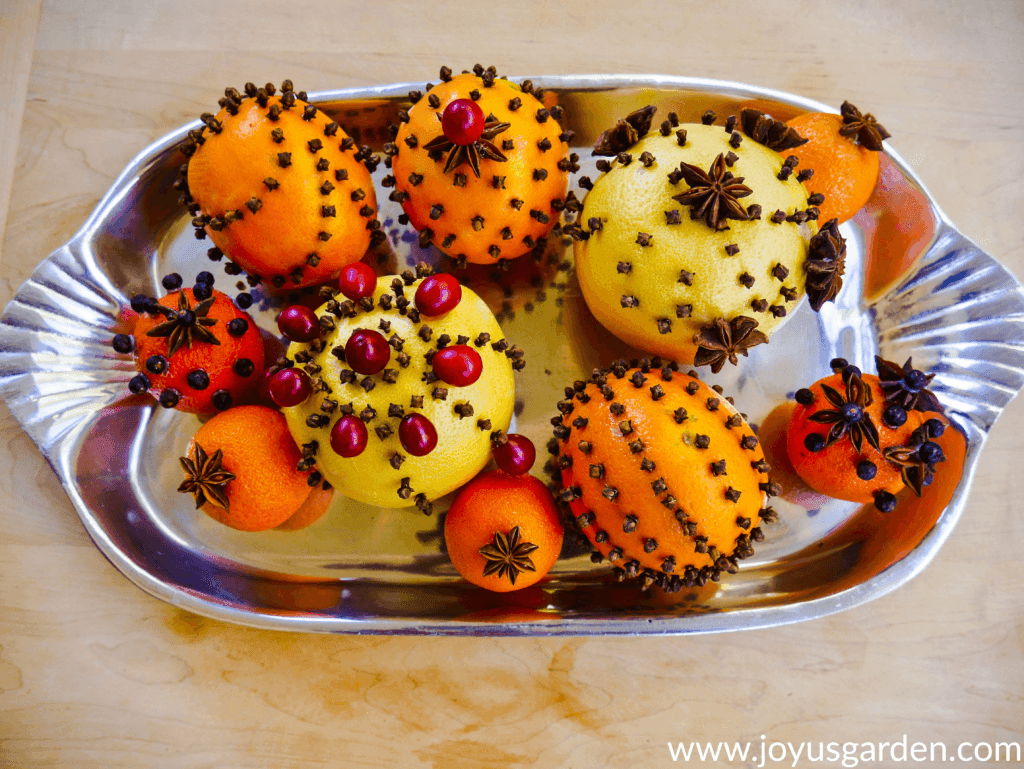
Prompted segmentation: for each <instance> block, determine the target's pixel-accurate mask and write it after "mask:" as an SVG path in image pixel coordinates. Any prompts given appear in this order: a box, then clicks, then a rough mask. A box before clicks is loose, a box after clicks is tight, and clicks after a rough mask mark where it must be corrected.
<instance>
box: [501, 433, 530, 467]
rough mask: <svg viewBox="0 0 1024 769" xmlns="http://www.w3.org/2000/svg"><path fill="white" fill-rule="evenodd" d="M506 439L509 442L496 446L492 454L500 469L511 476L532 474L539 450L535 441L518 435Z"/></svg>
mask: <svg viewBox="0 0 1024 769" xmlns="http://www.w3.org/2000/svg"><path fill="white" fill-rule="evenodd" d="M506 437H507V438H508V440H507V441H505V443H502V444H501V445H499V446H495V448H494V450H493V451H492V452H491V453H492V454H493V455H494V461H495V462H496V463H497V464H498V468H499V469H501V470H504V471H505V472H506V473H508V474H509V475H522V474H523V473H528V472H530V468H531V467H533V463H534V462H536V461H537V449H536V447H535V446H534V445H533V441H531V440H530V439H529V438H527V437H526V436H525V435H516V434H515V433H513V434H512V435H508V436H506Z"/></svg>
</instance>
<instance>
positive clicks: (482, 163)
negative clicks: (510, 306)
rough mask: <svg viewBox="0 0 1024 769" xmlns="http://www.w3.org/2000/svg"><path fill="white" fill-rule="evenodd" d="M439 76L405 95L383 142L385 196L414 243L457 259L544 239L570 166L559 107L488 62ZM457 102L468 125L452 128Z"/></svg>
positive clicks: (516, 252) (515, 249) (488, 260)
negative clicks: (407, 102) (388, 171)
mask: <svg viewBox="0 0 1024 769" xmlns="http://www.w3.org/2000/svg"><path fill="white" fill-rule="evenodd" d="M441 78H442V82H441V83H439V84H437V85H434V86H432V87H429V88H428V89H427V92H426V94H423V95H421V94H420V93H418V92H413V93H411V94H410V98H411V99H412V100H413V102H414V103H413V104H412V106H411V107H410V108H409V109H408V110H407V111H402V112H401V113H400V114H399V124H398V125H397V127H396V128H395V129H394V130H393V132H394V133H395V137H394V141H393V142H392V143H389V144H388V145H386V147H385V152H386V153H387V154H390V155H391V156H392V157H391V161H392V171H393V176H389V177H386V178H385V182H384V183H385V184H386V185H389V186H394V188H395V189H394V191H393V192H392V193H391V198H392V200H396V201H398V202H400V203H401V204H402V207H403V209H404V210H405V213H406V215H407V216H408V217H409V221H410V223H411V224H412V226H413V227H415V228H416V229H417V230H418V231H419V233H420V245H421V246H423V247H426V246H427V245H429V244H431V243H432V244H434V245H436V246H437V247H438V248H440V249H441V250H442V251H443V252H444V253H446V254H448V255H449V256H451V257H452V258H454V259H455V260H456V261H457V262H459V263H465V262H471V263H474V264H494V263H496V262H498V261H500V260H507V259H514V258H516V257H518V256H522V255H523V254H525V253H528V252H530V251H532V250H533V249H534V248H537V247H538V246H541V247H543V244H544V237H545V236H546V235H547V234H548V233H549V232H550V231H551V229H552V228H553V227H554V226H555V225H556V224H557V223H558V220H559V216H560V212H561V211H562V210H563V209H564V208H565V205H566V197H565V196H566V187H567V184H568V174H569V172H570V171H574V170H577V168H578V166H576V161H577V160H578V159H579V158H578V157H577V156H576V155H572V154H570V153H569V145H568V141H570V140H571V139H572V132H568V131H563V129H562V128H561V127H560V126H559V123H558V117H560V116H561V114H562V109H561V107H559V106H557V105H552V106H550V107H546V106H545V103H544V100H545V95H544V94H543V92H541V91H540V90H539V89H538V90H534V89H533V86H532V85H531V84H530V82H529V81H526V82H524V83H523V84H522V86H520V85H516V84H514V83H511V82H510V81H508V80H505V79H502V78H498V77H496V76H495V73H494V70H493V68H491V69H488V70H484V69H483V68H481V67H480V66H479V65H477V67H476V68H475V70H474V72H473V73H469V72H467V73H464V74H461V75H457V76H455V77H452V75H451V71H450V70H448V69H447V68H443V69H442V71H441ZM550 97H551V94H548V95H547V100H548V101H551V99H550ZM459 107H464V108H465V110H464V112H465V114H467V115H471V114H473V113H475V114H477V115H478V116H479V118H478V120H479V121H480V124H479V127H478V128H477V129H476V130H475V131H471V132H469V133H467V132H466V131H465V130H463V129H464V126H457V127H455V128H453V127H452V122H451V118H452V114H451V113H452V112H453V111H457V109H458V108H459ZM446 112H447V113H449V114H448V116H447V117H446ZM446 121H448V122H446Z"/></svg>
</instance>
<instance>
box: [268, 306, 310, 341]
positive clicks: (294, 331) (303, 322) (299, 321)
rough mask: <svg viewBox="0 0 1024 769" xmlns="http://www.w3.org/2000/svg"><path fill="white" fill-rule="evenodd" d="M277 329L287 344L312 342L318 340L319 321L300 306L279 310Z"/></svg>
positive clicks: (308, 310) (307, 309) (306, 308)
mask: <svg viewBox="0 0 1024 769" xmlns="http://www.w3.org/2000/svg"><path fill="white" fill-rule="evenodd" d="M277 327H278V328H279V329H280V330H281V333H282V334H284V337H285V339H287V340H288V341H289V342H312V341H313V340H314V339H319V338H320V321H319V320H318V319H317V317H316V313H315V312H313V311H312V310H311V309H309V308H308V307H303V306H302V305H301V304H293V305H291V306H290V307H285V308H284V309H283V310H281V314H280V315H279V316H278V317H277Z"/></svg>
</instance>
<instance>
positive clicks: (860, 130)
mask: <svg viewBox="0 0 1024 769" xmlns="http://www.w3.org/2000/svg"><path fill="white" fill-rule="evenodd" d="M839 114H841V115H842V116H843V124H842V125H841V126H840V127H839V133H840V134H842V135H843V136H845V137H846V138H847V139H856V141H857V143H858V144H860V145H861V146H862V147H866V148H867V149H869V150H873V151H875V152H881V151H882V149H883V147H882V141H883V140H884V139H888V138H889V132H888V131H886V130H885V127H884V126H883V125H882V124H881V123H879V122H878V121H877V120H875V116H874V115H872V114H871V113H870V112H869V113H867V114H866V115H862V114H861V112H860V110H859V109H857V108H856V107H854V106H853V105H852V104H850V102H848V101H844V102H843V106H842V107H840V108H839Z"/></svg>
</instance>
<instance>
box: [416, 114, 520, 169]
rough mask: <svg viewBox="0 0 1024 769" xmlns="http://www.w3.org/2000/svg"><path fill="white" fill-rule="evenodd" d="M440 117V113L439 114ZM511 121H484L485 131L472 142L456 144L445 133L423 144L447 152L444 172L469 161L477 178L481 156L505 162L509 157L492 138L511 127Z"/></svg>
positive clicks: (426, 148) (427, 148)
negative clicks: (492, 141)
mask: <svg viewBox="0 0 1024 769" xmlns="http://www.w3.org/2000/svg"><path fill="white" fill-rule="evenodd" d="M438 118H440V115H438ZM510 126H511V124H510V123H499V122H498V121H497V120H488V121H487V122H486V123H484V130H483V133H481V134H480V136H479V138H477V140H476V141H474V142H472V143H470V144H456V143H455V142H453V141H451V140H450V139H449V138H448V137H447V136H445V135H444V134H443V133H442V134H440V135H439V136H438V137H437V138H435V139H432V140H431V141H429V142H428V143H427V144H425V145H424V146H423V149H425V150H426V151H427V152H447V153H448V159H447V160H445V163H444V173H448V172H449V171H451V170H452V169H454V168H458V167H459V166H460V165H462V164H463V163H469V167H470V168H472V169H473V173H474V174H475V175H476V178H477V179H479V178H480V158H486V159H487V160H496V161H498V162H499V163H505V162H507V161H508V158H507V157H505V155H504V154H503V153H502V151H501V150H500V149H498V148H497V147H496V146H494V145H493V144H492V143H491V141H490V140H491V139H493V138H494V137H495V136H497V135H498V134H500V133H503V132H505V131H507V130H508V129H509V127H510Z"/></svg>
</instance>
